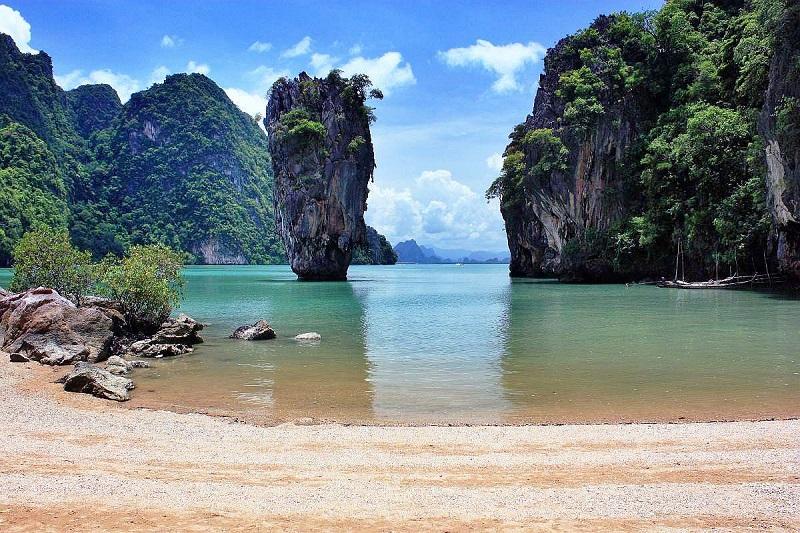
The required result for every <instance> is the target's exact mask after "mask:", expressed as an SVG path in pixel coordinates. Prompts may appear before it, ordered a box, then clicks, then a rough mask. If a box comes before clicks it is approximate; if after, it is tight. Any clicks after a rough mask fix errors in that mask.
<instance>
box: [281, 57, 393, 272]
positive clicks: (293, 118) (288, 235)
mask: <svg viewBox="0 0 800 533" xmlns="http://www.w3.org/2000/svg"><path fill="white" fill-rule="evenodd" d="M369 86H370V84H369V82H368V80H367V79H366V77H364V76H353V77H352V78H350V79H347V78H343V77H341V76H340V75H339V74H338V72H337V71H333V72H331V74H329V75H328V76H327V77H326V78H324V79H320V78H311V77H310V76H308V75H307V74H306V73H305V72H303V73H301V74H300V75H299V76H298V77H297V78H295V79H291V80H290V79H286V78H281V79H279V80H278V81H276V82H275V84H274V85H273V86H272V91H271V93H270V99H269V103H268V105H267V116H266V119H265V123H266V126H267V131H268V133H269V148H270V153H271V155H272V168H273V170H274V174H275V194H274V202H275V214H276V225H277V227H278V231H279V233H280V235H281V238H282V239H283V243H284V245H285V247H286V254H287V256H288V258H289V264H290V265H291V267H292V270H293V271H294V272H295V273H296V274H297V275H298V277H299V278H300V279H306V280H341V279H345V278H346V277H347V268H348V266H349V265H350V261H351V258H352V253H353V248H354V247H355V246H357V245H360V244H361V243H363V242H364V241H365V237H366V236H365V232H366V228H365V224H364V211H365V210H366V208H367V194H368V192H369V191H368V189H367V185H368V184H369V181H370V179H372V174H373V171H374V168H375V156H374V153H373V149H372V138H371V136H370V131H369V123H370V118H371V114H370V110H369V108H368V107H367V106H365V104H364V101H365V99H366V98H367V96H368V95H367V94H366V93H365V91H367V90H368V88H369ZM370 95H374V96H381V95H380V93H379V92H375V91H373V92H371V93H370Z"/></svg>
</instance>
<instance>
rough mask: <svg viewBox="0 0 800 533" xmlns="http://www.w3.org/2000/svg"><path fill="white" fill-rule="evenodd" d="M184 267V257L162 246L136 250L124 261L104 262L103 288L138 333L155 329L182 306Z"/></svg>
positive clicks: (107, 260)
mask: <svg viewBox="0 0 800 533" xmlns="http://www.w3.org/2000/svg"><path fill="white" fill-rule="evenodd" d="M182 266H183V261H182V260H181V256H180V254H178V253H177V252H174V251H173V250H171V249H169V248H168V247H166V246H164V245H162V244H151V245H146V246H133V247H132V248H131V249H130V250H129V252H128V254H127V255H126V256H125V257H123V258H122V259H117V258H114V257H107V258H106V259H104V260H103V262H102V263H101V266H100V271H101V274H100V282H101V287H102V290H103V292H104V293H105V295H106V296H108V297H109V298H111V299H112V300H114V301H116V302H119V303H120V304H121V306H122V308H123V311H124V313H125V316H126V317H127V318H128V321H129V322H130V323H131V325H132V326H133V327H134V328H135V329H141V330H148V329H152V328H153V327H156V326H158V325H159V324H161V323H162V322H163V321H164V320H165V319H166V318H167V317H168V316H169V313H170V311H172V308H173V307H174V306H176V305H178V303H179V302H180V297H181V291H182V289H183V277H182V276H181V267H182Z"/></svg>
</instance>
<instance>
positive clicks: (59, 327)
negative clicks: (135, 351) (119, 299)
mask: <svg viewBox="0 0 800 533" xmlns="http://www.w3.org/2000/svg"><path fill="white" fill-rule="evenodd" d="M113 338H114V332H113V320H112V319H111V318H110V317H109V316H108V315H107V314H106V313H105V312H104V311H103V310H102V309H100V308H96V307H91V306H82V307H77V306H75V304H73V303H72V302H70V301H69V300H67V299H66V298H64V297H62V296H61V295H59V294H58V293H57V292H56V291H54V290H52V289H45V288H41V287H40V288H38V289H30V290H28V291H25V292H21V293H19V294H14V295H11V296H6V297H5V298H3V299H2V300H0V349H2V350H3V351H6V352H11V353H13V352H16V353H20V354H22V355H24V356H25V357H27V358H28V359H31V360H34V361H39V362H40V363H43V364H48V365H66V364H71V363H75V362H78V361H89V362H98V361H102V360H104V359H106V358H108V356H109V355H110V347H111V343H112V340H113Z"/></svg>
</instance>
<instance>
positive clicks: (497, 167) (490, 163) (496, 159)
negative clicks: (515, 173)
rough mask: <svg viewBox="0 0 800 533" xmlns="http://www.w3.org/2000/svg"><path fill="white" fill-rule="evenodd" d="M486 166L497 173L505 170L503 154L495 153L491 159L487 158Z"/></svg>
mask: <svg viewBox="0 0 800 533" xmlns="http://www.w3.org/2000/svg"><path fill="white" fill-rule="evenodd" d="M486 166H487V167H489V168H490V169H491V170H494V171H495V172H500V171H501V170H503V156H502V154H500V153H498V152H495V153H493V154H492V155H490V156H489V157H487V158H486Z"/></svg>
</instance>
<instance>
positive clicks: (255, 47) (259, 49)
mask: <svg viewBox="0 0 800 533" xmlns="http://www.w3.org/2000/svg"><path fill="white" fill-rule="evenodd" d="M247 50H248V51H250V52H256V53H259V54H261V53H263V52H269V51H270V50H272V43H264V42H261V41H256V42H254V43H253V44H251V45H250V47H249V48H248V49H247Z"/></svg>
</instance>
